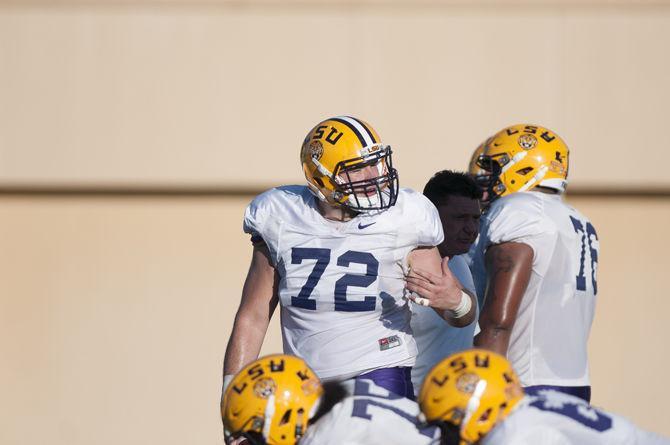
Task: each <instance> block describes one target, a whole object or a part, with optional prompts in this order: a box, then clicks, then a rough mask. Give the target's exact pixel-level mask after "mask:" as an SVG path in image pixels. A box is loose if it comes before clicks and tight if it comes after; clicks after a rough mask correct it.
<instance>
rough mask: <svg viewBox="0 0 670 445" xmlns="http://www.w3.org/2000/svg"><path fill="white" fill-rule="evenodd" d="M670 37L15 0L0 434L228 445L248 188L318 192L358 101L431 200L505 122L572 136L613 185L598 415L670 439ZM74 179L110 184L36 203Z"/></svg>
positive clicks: (579, 156)
mask: <svg viewBox="0 0 670 445" xmlns="http://www.w3.org/2000/svg"><path fill="white" fill-rule="evenodd" d="M669 25H670V3H669V2H665V1H641V2H636V1H632V0H630V1H626V0H621V1H609V0H592V1H590V2H588V3H584V2H580V1H573V2H558V1H550V0H545V1H539V2H530V1H512V0H501V1H493V0H491V1H485V0H477V1H473V2H466V1H456V0H453V1H450V0H444V1H440V0H435V1H421V2H414V1H410V0H397V1H393V0H388V1H383V0H379V1H375V0H369V1H350V2H344V1H334V0H333V1H314V2H302V1H287V0H257V1H226V0H202V1H195V2H187V1H186V0H145V1H140V2H137V1H130V0H118V1H103V0H71V1H65V0H56V1H50V2H41V1H7V0H0V357H2V359H1V360H0V363H1V365H0V443H2V444H12V445H14V444H16V445H24V444H26V445H37V444H43V443H50V444H54V445H77V444H82V445H84V444H86V445H89V444H99V445H107V444H109V445H112V444H115V445H116V444H119V443H123V444H138V445H139V444H146V443H160V444H165V445H170V444H174V445H184V444H215V443H220V442H221V430H220V421H219V418H218V398H219V391H220V384H221V376H220V370H221V361H222V357H223V352H224V347H225V344H226V342H227V339H228V336H229V332H230V329H231V323H232V319H233V316H234V311H235V309H236V306H237V303H238V300H239V295H240V290H241V287H242V282H243V279H244V275H245V273H246V269H247V267H248V260H249V257H250V245H249V243H248V240H247V238H246V236H245V235H244V234H243V233H242V231H241V217H242V213H243V209H244V206H245V205H246V204H247V202H248V201H249V200H250V199H251V197H252V196H251V195H242V196H240V195H235V194H234V193H227V192H233V191H235V190H237V189H240V188H243V189H251V190H261V189H262V188H264V187H268V186H271V185H276V184H281V183H285V182H300V181H301V178H300V168H299V165H298V161H297V154H298V146H299V143H300V141H301V140H302V138H303V136H304V134H305V133H306V131H307V130H308V129H309V128H310V127H311V126H312V125H313V124H315V123H316V122H317V121H318V120H319V119H321V118H323V117H326V116H329V115H332V114H339V113H351V114H355V115H359V116H361V117H363V118H365V119H367V120H369V121H370V122H371V123H372V124H373V125H374V126H375V127H377V129H378V130H379V132H380V133H381V135H382V137H383V138H384V139H385V140H386V141H387V142H389V143H391V144H392V145H393V146H394V147H395V148H396V150H397V157H396V161H397V164H398V166H399V168H400V174H401V182H402V183H403V185H405V186H412V187H415V188H420V187H421V186H422V185H423V183H424V182H425V180H426V179H427V177H428V176H429V175H430V174H432V173H433V172H434V171H435V170H437V169H439V168H464V167H465V165H466V161H467V159H468V157H469V155H470V153H471V151H472V149H473V148H474V147H475V146H476V145H477V144H478V143H479V142H480V140H482V139H484V138H485V137H486V136H487V135H489V134H490V133H492V132H494V131H496V130H497V129H499V128H501V127H503V126H504V125H507V124H510V123H515V122H520V121H526V120H527V121H532V122H536V123H544V124H545V125H547V126H549V127H551V128H553V129H555V130H556V131H557V132H558V133H559V134H561V135H562V136H563V137H564V139H566V140H567V142H568V143H569V145H570V146H571V148H572V153H573V158H572V160H573V166H572V170H571V179H572V189H573V190H574V191H575V192H579V191H580V190H581V191H582V192H583V191H584V190H587V189H588V188H589V187H597V188H599V189H601V191H602V193H600V195H593V194H592V195H590V196H591V197H585V196H579V195H578V194H575V195H574V197H573V198H571V200H572V201H573V202H574V204H575V205H576V206H578V207H579V208H580V209H581V210H582V211H584V212H585V213H586V214H587V215H589V216H590V217H591V219H592V220H593V222H594V224H595V226H596V227H597V229H598V233H599V236H600V238H601V240H602V243H601V247H602V253H601V258H600V264H599V268H600V271H599V274H600V277H599V302H598V310H597V315H596V320H595V324H594V327H593V334H592V338H591V342H590V348H591V359H592V374H593V382H594V402H595V403H596V404H599V405H603V406H605V407H606V408H608V409H610V410H612V411H615V412H618V413H621V414H624V415H627V416H629V417H630V418H631V419H633V420H634V421H635V422H637V423H639V424H640V425H642V426H644V427H646V428H649V429H653V430H656V431H658V432H662V433H664V434H666V435H670V427H669V426H668V424H667V409H666V407H665V405H664V401H665V400H668V399H670V391H669V390H668V389H667V385H663V384H662V375H663V374H662V372H663V370H664V369H667V368H668V367H670V358H668V356H667V354H663V351H664V350H665V349H667V348H665V347H664V345H665V342H666V341H667V340H668V339H669V338H670V329H669V328H668V327H667V326H668V324H667V323H666V322H665V314H666V313H667V312H668V309H670V307H669V306H670V303H669V300H668V299H667V298H665V294H666V292H665V287H666V286H665V280H664V273H665V271H666V270H667V269H668V266H670V264H669V263H670V261H669V260H668V259H667V257H666V256H665V252H666V251H667V250H668V249H669V248H670V237H669V236H668V235H667V234H666V233H665V231H664V230H663V229H664V228H665V227H666V226H668V224H670V199H668V198H667V196H668V195H670V193H668V191H669V190H670V175H668V174H667V173H666V166H665V164H666V162H665V161H664V160H665V153H666V152H667V149H668V142H667V138H665V136H664V133H665V131H666V129H667V128H668V127H669V125H668V124H670V122H668V113H667V112H666V111H665V109H664V107H665V104H667V103H668V102H670V88H669V87H668V86H667V82H666V81H665V77H666V74H665V73H667V71H668V68H670V67H669V66H668V64H669V63H670V62H669V60H670V59H668V58H667V57H666V56H665V54H666V52H667V48H666V46H667V42H668V41H669V38H670V31H669V30H670V26H669ZM63 186H67V187H71V188H73V189H74V190H75V191H76V190H83V189H85V188H86V187H90V188H92V189H95V190H98V191H103V192H105V191H107V192H111V193H107V194H104V193H103V194H102V195H91V196H82V195H74V196H71V195H70V196H68V195H63V194H59V193H57V192H56V193H54V194H51V195H48V194H35V193H32V194H31V193H17V192H16V190H17V189H21V188H23V189H27V188H40V189H42V191H49V190H59V187H63ZM115 187H123V188H126V189H128V190H130V191H132V190H138V189H140V188H142V187H145V188H152V187H153V188H157V189H161V188H170V189H171V190H173V191H174V190H177V191H179V190H182V191H188V190H191V189H190V188H192V187H211V188H214V189H216V190H218V191H220V192H221V194H220V195H217V196H209V197H207V196H198V195H197V193H196V194H191V195H186V196H178V194H172V195H169V194H168V195H165V196H147V195H141V194H140V195H132V194H131V195H130V196H121V195H115V194H114V190H115ZM630 189H636V190H638V189H639V190H643V191H644V190H646V191H648V192H655V193H659V194H660V195H664V194H665V196H666V197H663V196H661V197H657V198H654V199H652V198H631V197H623V196H619V195H617V194H616V191H617V190H619V191H620V190H630ZM631 306H634V307H635V310H633V311H631V310H630V308H631ZM273 323H274V324H273V326H272V327H271V328H270V332H269V335H268V338H267V341H266V344H265V346H264V351H265V352H273V351H278V350H280V347H281V346H280V339H279V332H278V327H277V324H276V320H275V321H274V322H273ZM658 382H661V383H660V384H659V383H658Z"/></svg>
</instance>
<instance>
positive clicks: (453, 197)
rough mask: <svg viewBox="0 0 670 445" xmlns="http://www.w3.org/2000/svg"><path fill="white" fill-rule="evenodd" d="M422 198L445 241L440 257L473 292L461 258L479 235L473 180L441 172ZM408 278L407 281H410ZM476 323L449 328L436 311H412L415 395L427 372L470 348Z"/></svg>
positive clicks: (477, 197)
mask: <svg viewBox="0 0 670 445" xmlns="http://www.w3.org/2000/svg"><path fill="white" fill-rule="evenodd" d="M423 194H424V196H426V197H427V198H428V199H429V200H430V201H431V202H432V203H433V204H434V205H435V207H436V208H437V211H438V213H439V215H440V220H441V221H442V229H443V231H444V241H443V242H442V243H441V244H440V245H439V246H438V250H439V251H440V256H442V258H445V257H448V259H449V268H450V269H451V272H452V273H453V274H454V275H455V276H456V278H458V281H460V282H461V284H462V285H463V286H464V287H465V288H467V289H470V290H472V291H473V292H474V284H473V281H472V274H471V273H470V269H469V268H468V265H467V263H466V261H465V259H464V258H463V254H465V253H467V252H468V250H469V249H470V246H471V245H472V243H473V242H474V241H475V240H476V239H477V234H478V233H479V218H480V215H481V211H480V207H479V200H480V199H481V197H482V191H481V189H480V188H479V187H478V186H477V184H476V183H475V181H474V179H473V178H471V177H470V176H468V175H467V174H464V173H458V172H452V171H449V170H443V171H440V172H437V173H436V174H435V175H433V177H432V178H430V180H429V181H428V182H427V183H426V185H425V187H424V188H423ZM411 279H412V278H411V276H410V277H409V278H408V280H411ZM476 325H477V323H476V321H473V322H472V323H470V324H469V325H468V326H466V327H463V328H454V327H452V326H449V325H448V324H447V323H445V322H444V320H443V319H442V318H441V317H439V316H438V315H437V314H436V313H435V311H433V310H431V309H430V308H426V307H423V306H417V305H415V306H413V307H412V321H411V326H412V332H413V333H414V338H415V340H416V344H417V347H418V350H419V353H418V355H417V358H416V363H415V365H414V366H413V367H412V384H413V386H414V390H415V392H418V391H419V388H421V383H422V382H423V378H424V377H425V375H426V374H427V373H428V371H429V370H430V369H431V368H432V367H433V366H435V365H436V364H437V363H438V362H439V361H440V360H442V359H443V358H444V357H446V356H448V355H451V354H453V353H454V352H457V351H462V350H464V349H468V348H471V347H472V339H473V337H474V334H475V327H476Z"/></svg>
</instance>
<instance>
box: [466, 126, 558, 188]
mask: <svg viewBox="0 0 670 445" xmlns="http://www.w3.org/2000/svg"><path fill="white" fill-rule="evenodd" d="M568 156H569V151H568V147H567V146H566V145H565V142H563V140H562V139H561V138H560V137H559V136H558V135H557V134H556V133H554V132H553V131H551V130H549V129H547V128H544V127H540V126H537V125H528V124H520V125H513V126H511V127H507V128H504V129H502V130H501V131H499V132H498V133H496V134H495V135H494V136H493V137H491V138H489V139H488V140H487V141H486V143H485V146H484V151H483V153H482V154H481V155H480V156H479V157H478V160H477V165H478V166H479V167H480V168H483V169H484V170H486V171H488V172H489V173H490V174H491V175H492V178H491V184H490V190H491V193H492V194H493V195H494V197H500V196H506V195H509V194H510V193H514V192H524V191H528V190H532V189H533V188H535V187H538V186H541V187H546V188H550V189H554V190H556V191H557V192H559V193H563V192H564V191H565V188H566V186H567V183H568V181H567V178H568V166H569V163H568Z"/></svg>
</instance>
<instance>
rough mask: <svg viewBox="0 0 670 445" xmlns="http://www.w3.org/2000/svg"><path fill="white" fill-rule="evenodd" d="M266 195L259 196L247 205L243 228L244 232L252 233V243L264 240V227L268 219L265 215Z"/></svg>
mask: <svg viewBox="0 0 670 445" xmlns="http://www.w3.org/2000/svg"><path fill="white" fill-rule="evenodd" d="M264 201H265V200H264V196H263V195H259V196H257V197H256V198H255V199H254V200H253V201H251V203H250V204H249V205H248V206H247V208H246V210H245V211H244V222H243V224H242V229H243V230H244V233H248V234H249V235H251V242H252V244H254V245H256V244H259V243H262V242H263V229H264V228H265V227H264V226H265V224H264V223H265V221H266V220H267V219H266V218H265V217H264V214H265V212H264V210H265V209H264V208H263V207H264V206H263V204H264Z"/></svg>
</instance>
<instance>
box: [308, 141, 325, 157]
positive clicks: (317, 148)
mask: <svg viewBox="0 0 670 445" xmlns="http://www.w3.org/2000/svg"><path fill="white" fill-rule="evenodd" d="M309 151H310V152H311V155H312V159H316V160H317V161H318V160H319V159H321V156H323V144H322V143H321V141H312V142H310V143H309Z"/></svg>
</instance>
